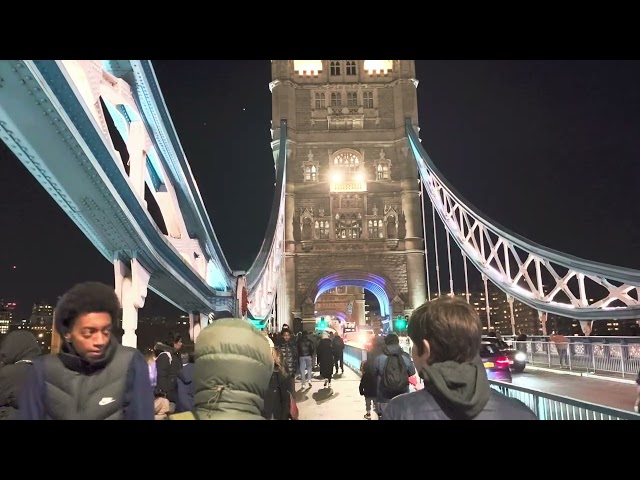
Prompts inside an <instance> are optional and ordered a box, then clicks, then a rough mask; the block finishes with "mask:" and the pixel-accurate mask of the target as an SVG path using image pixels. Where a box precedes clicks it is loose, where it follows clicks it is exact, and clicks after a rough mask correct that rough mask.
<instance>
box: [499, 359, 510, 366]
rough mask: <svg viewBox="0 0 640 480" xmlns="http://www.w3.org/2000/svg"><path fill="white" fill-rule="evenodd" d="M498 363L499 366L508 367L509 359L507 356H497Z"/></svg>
mask: <svg viewBox="0 0 640 480" xmlns="http://www.w3.org/2000/svg"><path fill="white" fill-rule="evenodd" d="M496 365H498V366H499V367H508V366H509V359H508V358H507V357H498V358H496Z"/></svg>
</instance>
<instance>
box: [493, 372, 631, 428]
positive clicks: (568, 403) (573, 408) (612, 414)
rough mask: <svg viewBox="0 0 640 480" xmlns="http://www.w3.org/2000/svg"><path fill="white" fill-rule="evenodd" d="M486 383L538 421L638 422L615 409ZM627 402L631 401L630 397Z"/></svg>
mask: <svg viewBox="0 0 640 480" xmlns="http://www.w3.org/2000/svg"><path fill="white" fill-rule="evenodd" d="M489 383H491V388H493V389H495V390H497V391H499V392H500V393H502V394H504V395H506V396H507V397H510V398H515V399H517V400H520V401H521V402H522V403H524V404H525V405H527V406H528V407H529V408H530V409H531V410H533V411H534V412H535V413H536V415H537V416H538V418H539V419H540V420H640V415H638V414H637V413H633V412H627V411H624V410H619V409H617V408H612V407H605V406H604V405H597V404H595V403H590V402H584V401H582V400H576V399H575V398H571V397H564V396H561V395H554V394H552V393H546V392H541V391H538V390H533V389H531V388H525V387H520V386H516V385H513V384H510V383H505V382H500V381H497V380H490V381H489ZM629 401H630V402H633V398H631V399H629Z"/></svg>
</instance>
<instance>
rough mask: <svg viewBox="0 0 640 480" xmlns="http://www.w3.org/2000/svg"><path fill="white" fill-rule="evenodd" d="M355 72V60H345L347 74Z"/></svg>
mask: <svg viewBox="0 0 640 480" xmlns="http://www.w3.org/2000/svg"><path fill="white" fill-rule="evenodd" d="M355 74H356V62H355V60H347V75H355Z"/></svg>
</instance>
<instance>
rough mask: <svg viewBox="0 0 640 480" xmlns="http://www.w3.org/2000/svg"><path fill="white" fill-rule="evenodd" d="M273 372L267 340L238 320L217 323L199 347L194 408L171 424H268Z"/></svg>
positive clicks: (208, 329)
mask: <svg viewBox="0 0 640 480" xmlns="http://www.w3.org/2000/svg"><path fill="white" fill-rule="evenodd" d="M272 373H273V357H272V356H271V347H270V346H269V342H268V341H267V339H266V338H265V336H264V335H263V334H262V333H261V332H260V331H259V330H258V329H256V328H255V327H254V326H253V325H251V324H250V323H249V322H248V321H246V320H242V319H239V318H224V319H220V320H215V321H214V322H213V323H211V324H210V325H209V326H207V327H206V328H205V329H204V330H202V331H201V332H200V334H199V335H198V338H197V339H196V344H195V367H194V373H193V383H194V390H195V396H194V408H193V410H192V411H190V412H184V413H176V414H173V415H170V416H169V420H264V419H265V418H264V417H263V416H262V414H261V412H262V410H263V407H264V398H265V395H266V393H267V388H268V386H269V380H270V379H271V374H272Z"/></svg>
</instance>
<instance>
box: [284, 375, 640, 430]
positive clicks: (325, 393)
mask: <svg viewBox="0 0 640 480" xmlns="http://www.w3.org/2000/svg"><path fill="white" fill-rule="evenodd" d="M359 384H360V377H359V376H358V374H357V373H355V371H353V370H352V369H351V368H349V367H347V366H346V365H345V369H344V375H338V376H337V377H334V379H333V380H332V382H331V387H332V388H331V389H328V388H323V385H324V380H322V379H320V377H319V375H318V373H317V372H314V378H313V381H312V387H311V389H309V388H307V389H306V390H304V391H302V390H301V388H302V386H301V384H300V382H299V381H296V395H295V398H296V401H297V402H298V408H299V410H300V420H363V419H364V414H365V407H364V397H362V396H360V393H359V391H358V386H359ZM513 384H514V385H519V386H522V387H527V388H533V389H536V390H541V391H543V392H547V393H553V394H556V395H562V396H565V397H572V398H575V399H578V400H582V401H586V402H591V403H595V404H598V405H606V406H609V407H614V408H619V409H621V410H627V411H633V402H634V401H635V398H636V397H635V396H636V388H637V385H635V384H628V383H620V382H614V381H611V380H605V379H595V378H588V377H584V376H583V377H579V376H575V375H563V374H560V373H553V372H547V371H541V370H532V369H527V370H525V371H524V372H522V373H514V375H513ZM372 417H373V418H374V419H375V418H376V415H375V413H374V414H372Z"/></svg>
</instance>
